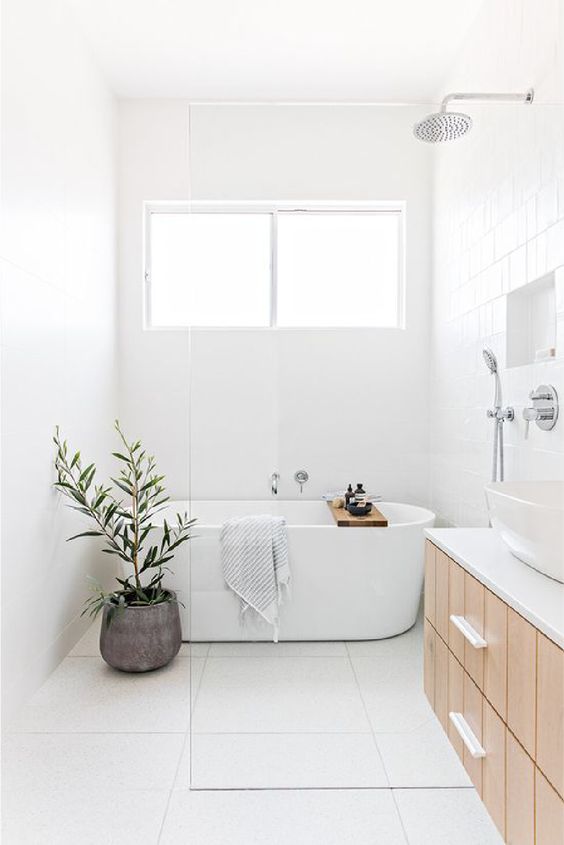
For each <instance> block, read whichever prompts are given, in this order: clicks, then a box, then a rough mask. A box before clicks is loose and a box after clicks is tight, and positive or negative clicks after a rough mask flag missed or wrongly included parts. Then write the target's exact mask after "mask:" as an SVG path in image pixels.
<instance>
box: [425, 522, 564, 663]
mask: <svg viewBox="0 0 564 845" xmlns="http://www.w3.org/2000/svg"><path fill="white" fill-rule="evenodd" d="M425 534H426V535H427V537H428V538H429V539H430V540H431V541H432V542H433V543H434V544H435V545H436V546H438V547H439V549H441V550H442V551H443V552H444V553H445V554H446V555H448V556H449V557H451V558H452V559H453V560H455V561H456V562H457V563H459V564H460V566H462V567H463V569H466V570H467V572H469V573H470V574H471V575H473V576H474V577H475V578H477V579H478V581H481V583H482V584H484V586H486V587H487V588H488V589H489V590H491V591H492V593H495V594H496V595H497V596H499V597H500V599H503V601H504V602H506V603H507V604H508V605H510V607H512V608H513V609H514V610H516V611H517V613H520V614H521V616H523V617H524V618H525V619H527V620H528V621H529V622H530V623H531V624H532V625H534V626H535V628H538V629H539V631H542V633H543V634H546V636H547V637H549V639H551V640H553V642H555V643H557V645H559V646H560V647H561V648H564V584H559V583H558V582H557V581H553V580H551V579H550V578H547V577H546V575H541V573H540V572H536V571H535V570H534V569H531V567H530V566H527V565H526V564H525V563H521V561H520V560H517V558H515V557H513V555H512V554H511V552H510V551H509V549H508V548H507V546H506V545H505V543H504V542H503V540H502V539H501V537H500V536H499V534H498V533H497V532H496V531H494V529H493V528H428V529H427V530H426V532H425Z"/></svg>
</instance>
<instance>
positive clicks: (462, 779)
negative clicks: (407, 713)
mask: <svg viewBox="0 0 564 845" xmlns="http://www.w3.org/2000/svg"><path fill="white" fill-rule="evenodd" d="M376 741H377V744H378V749H379V751H380V754H381V756H382V761H383V763H384V767H385V769H386V773H387V775H388V779H389V781H390V786H394V787H397V786H405V787H415V786H417V787H439V786H471V785H472V782H471V780H470V778H469V777H468V775H467V774H466V770H465V768H464V766H463V765H462V763H461V762H460V760H459V758H458V755H457V754H456V751H455V750H454V748H453V747H452V745H451V744H450V742H449V740H448V739H447V737H446V734H445V733H444V731H443V729H442V727H441V725H440V723H439V722H438V720H437V719H435V718H433V719H431V720H430V721H429V722H425V724H424V725H422V726H421V727H419V728H416V729H415V730H413V731H408V732H404V733H393V734H386V733H379V734H377V735H376Z"/></svg>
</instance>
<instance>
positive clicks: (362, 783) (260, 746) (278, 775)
mask: <svg viewBox="0 0 564 845" xmlns="http://www.w3.org/2000/svg"><path fill="white" fill-rule="evenodd" d="M191 746H192V747H191V756H192V787H193V788H197V789H306V788H307V789H313V788H316V787H317V788H328V787H333V788H343V787H387V786H388V785H389V784H388V779H387V777H386V772H385V770H384V767H383V765H382V761H381V759H380V755H379V754H378V749H377V748H376V745H375V743H374V739H373V737H372V734H194V735H193V736H192V743H191ZM189 760H190V748H189V747H186V749H185V751H184V755H183V760H182V765H181V768H180V771H179V776H178V779H177V783H176V787H177V788H182V789H188V788H189V787H190V771H189Z"/></svg>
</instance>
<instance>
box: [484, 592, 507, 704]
mask: <svg viewBox="0 0 564 845" xmlns="http://www.w3.org/2000/svg"><path fill="white" fill-rule="evenodd" d="M484 639H485V641H486V643H487V646H486V648H485V650H484V695H485V696H486V698H487V699H488V701H489V702H490V704H492V705H493V706H494V707H495V709H496V710H497V712H498V713H499V715H500V716H501V717H502V719H506V718H507V605H506V604H505V602H503V601H501V599H499V598H498V597H497V596H495V595H494V594H493V593H491V592H490V591H489V590H487V589H486V590H485V598H484Z"/></svg>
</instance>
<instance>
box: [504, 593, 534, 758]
mask: <svg viewBox="0 0 564 845" xmlns="http://www.w3.org/2000/svg"><path fill="white" fill-rule="evenodd" d="M536 662H537V632H536V629H535V628H533V626H532V625H530V624H529V623H528V622H527V621H526V620H525V619H523V617H522V616H519V614H518V613H515V611H514V610H513V609H512V608H508V616H507V725H508V727H509V728H510V730H511V731H512V732H513V734H514V735H515V736H516V737H517V739H518V740H519V742H520V743H521V745H522V746H523V748H524V749H525V751H527V753H528V754H529V755H530V756H531V757H532V758H533V759H534V757H535V724H536V688H537V666H536Z"/></svg>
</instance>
